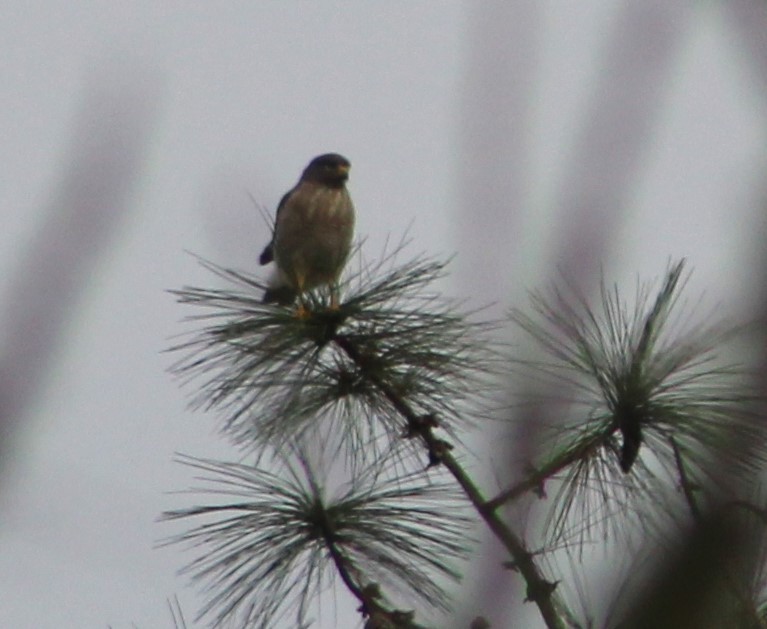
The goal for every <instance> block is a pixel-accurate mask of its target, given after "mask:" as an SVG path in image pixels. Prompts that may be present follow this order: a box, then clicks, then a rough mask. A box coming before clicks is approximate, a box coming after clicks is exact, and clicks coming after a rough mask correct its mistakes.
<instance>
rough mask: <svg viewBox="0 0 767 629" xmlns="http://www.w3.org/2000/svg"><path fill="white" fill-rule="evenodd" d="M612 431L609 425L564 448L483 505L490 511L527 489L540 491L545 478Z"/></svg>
mask: <svg viewBox="0 0 767 629" xmlns="http://www.w3.org/2000/svg"><path fill="white" fill-rule="evenodd" d="M614 432H615V427H614V426H609V427H607V428H605V429H603V430H600V431H599V432H597V433H595V434H594V435H592V436H591V437H590V438H586V439H584V440H583V441H582V442H581V444H580V445H579V446H578V447H575V448H571V449H568V450H565V451H564V452H562V454H561V455H559V456H558V457H555V458H554V459H552V460H551V461H550V462H549V463H548V464H546V465H544V466H543V467H542V468H541V469H539V470H535V471H534V472H533V473H532V474H530V475H529V476H527V477H526V478H524V479H523V480H521V481H519V482H518V483H516V484H515V485H513V486H511V487H510V488H508V489H505V490H504V491H502V492H501V493H500V494H498V495H497V496H496V497H495V498H491V499H490V500H488V501H487V502H486V503H485V506H486V507H487V508H488V509H490V510H491V511H492V510H495V509H497V508H498V507H500V506H501V505H504V504H506V503H507V502H512V501H514V500H516V499H517V498H519V497H520V496H522V495H523V494H525V493H527V492H528V491H538V492H539V493H542V492H541V491H540V490H541V488H542V487H543V485H544V484H545V483H546V481H547V480H549V479H550V478H551V477H553V476H555V475H556V474H558V473H559V472H561V471H562V470H564V469H565V468H566V467H569V466H570V465H572V464H573V463H576V462H578V461H582V460H584V459H585V458H587V457H588V455H589V454H590V453H592V452H594V451H595V450H597V449H599V448H601V447H602V446H603V445H604V443H605V441H606V440H607V439H608V438H609V437H610V436H611V435H612V434H613V433H614Z"/></svg>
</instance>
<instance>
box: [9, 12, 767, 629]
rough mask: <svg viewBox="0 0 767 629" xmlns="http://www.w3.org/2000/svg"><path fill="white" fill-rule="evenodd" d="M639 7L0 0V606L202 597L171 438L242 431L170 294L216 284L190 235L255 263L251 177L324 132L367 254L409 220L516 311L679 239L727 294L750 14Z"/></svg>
mask: <svg viewBox="0 0 767 629" xmlns="http://www.w3.org/2000/svg"><path fill="white" fill-rule="evenodd" d="M641 4H642V6H641V7H639V5H638V3H630V2H615V1H614V0H590V1H586V2H583V1H581V2H565V1H563V0H559V1H556V0H549V1H541V2H536V3H530V2H525V1H522V0H520V1H518V2H517V1H511V2H498V3H492V2H482V3H480V2H475V3H471V2H451V1H447V0H434V1H432V2H420V3H412V2H321V3H320V2H317V3H312V2H277V1H274V2H254V1H253V0H249V1H247V2H235V1H231V2H217V3H214V2H177V1H171V0H164V1H162V2H157V1H154V0H153V1H149V0H137V1H134V2H126V3H106V2H85V1H80V0H70V1H67V2H64V1H56V0H47V1H43V2H19V1H14V0H10V1H6V2H5V3H4V6H3V11H2V18H3V19H2V20H0V52H1V53H2V54H1V55H0V59H1V60H0V68H1V69H2V70H1V71H0V76H2V87H1V88H0V112H1V113H0V139H1V140H0V151H2V154H3V159H2V163H3V168H2V173H1V174H0V181H2V185H0V207H1V208H2V213H3V214H2V215H3V217H4V220H3V229H2V230H0V265H1V266H2V268H3V269H4V273H3V274H2V275H0V291H2V295H3V297H2V302H0V317H2V318H0V342H2V343H3V345H2V347H3V348H4V349H3V351H4V352H5V357H4V361H5V369H6V372H5V373H4V378H5V379H4V380H0V385H3V384H4V385H7V384H8V382H12V383H13V382H14V380H13V378H14V377H16V376H17V375H18V374H19V373H23V374H29V375H28V377H27V375H25V376H24V378H23V382H15V384H13V390H14V392H15V393H14V395H12V396H11V397H13V398H14V400H17V401H18V404H17V405H16V406H15V405H14V404H10V408H11V409H12V410H13V413H12V415H13V417H11V418H10V420H8V421H15V424H14V427H13V428H11V429H8V430H7V431H6V437H5V443H4V444H3V447H2V449H1V450H0V454H2V456H3V457H4V462H3V465H2V467H1V468H0V471H2V474H3V478H2V483H0V545H1V546H2V548H3V552H2V553H0V626H2V627H14V628H16V627H18V628H22V629H23V628H27V627H29V628H35V629H37V628H48V627H50V628H57V629H58V628H61V627H72V628H85V627H105V626H107V625H112V626H113V627H115V628H121V627H130V626H132V625H131V623H135V624H136V625H137V626H138V627H142V628H150V627H151V628H154V627H170V626H171V621H170V616H169V614H168V611H167V607H166V602H165V601H166V598H167V597H169V596H172V595H173V594H174V593H178V594H179V597H180V600H181V603H182V606H183V607H184V608H185V609H186V610H187V613H188V615H189V616H192V615H193V614H194V611H195V609H196V606H197V602H198V599H196V597H195V595H194V592H193V591H192V590H190V589H188V588H186V587H185V582H184V580H183V579H180V578H178V577H177V576H176V574H175V572H176V570H177V568H179V567H180V566H181V565H182V564H183V563H184V559H185V558H184V557H183V556H181V554H180V553H179V552H178V550H177V549H173V548H171V549H161V550H157V549H154V548H153V546H154V545H155V543H156V542H157V540H158V539H160V538H161V537H163V536H164V534H165V533H166V531H164V530H163V525H160V524H157V523H156V522H155V519H156V517H157V516H158V514H159V513H160V512H161V511H162V510H163V509H165V508H168V507H170V506H178V503H172V502H171V500H170V499H169V497H168V496H167V495H166V492H168V491H172V490H178V489H182V488H184V487H186V486H187V485H188V484H189V474H188V471H187V470H185V469H183V468H181V467H180V466H178V465H176V464H173V463H172V462H171V459H172V456H173V453H174V452H176V451H181V452H186V453H190V454H194V455H199V456H221V457H225V458H226V457H229V455H230V453H231V450H230V449H229V447H228V445H227V444H226V443H225V442H224V441H223V439H221V438H220V437H219V436H218V435H217V434H216V430H215V426H216V422H215V420H214V419H213V418H212V417H209V416H206V415H205V414H203V413H200V412H195V413H193V412H191V411H189V410H187V408H186V404H187V395H186V394H185V392H184V391H182V390H180V389H179V387H178V386H177V383H176V382H174V381H173V379H172V378H171V377H170V376H169V375H168V374H167V373H166V369H167V367H168V366H169V365H170V363H171V361H172V359H171V357H169V356H168V355H167V354H162V353H161V350H162V349H164V348H166V347H167V346H168V345H169V344H170V340H171V336H172V335H174V334H176V333H177V332H179V331H180V327H179V325H178V322H179V320H180V319H181V318H182V317H183V316H184V315H186V314H188V313H187V312H186V311H185V310H184V309H183V307H182V306H179V305H177V304H176V303H174V301H173V299H172V297H171V296H170V295H168V294H167V293H165V292H164V291H165V290H166V289H169V288H178V287H180V286H182V285H184V284H196V285H200V284H203V285H204V284H206V283H209V282H210V278H209V277H208V276H207V275H206V274H205V272H204V271H203V270H201V269H200V268H199V267H198V266H197V264H196V263H195V262H194V260H193V259H192V258H191V257H190V256H188V255H187V254H186V253H185V250H188V251H193V252H195V253H197V254H200V255H202V256H204V257H206V258H209V259H212V260H215V261H216V262H218V263H220V264H222V265H225V266H235V267H239V268H244V269H249V270H256V269H257V265H256V259H257V255H258V253H259V252H260V250H261V247H262V246H263V245H264V244H265V242H266V240H267V237H268V229H267V227H266V226H265V224H264V223H263V220H262V218H261V217H260V215H259V212H258V210H257V209H256V208H255V207H254V205H253V201H252V200H251V195H252V197H253V198H254V199H255V200H256V201H257V202H258V203H259V204H262V205H263V207H264V208H266V209H267V210H269V211H273V209H274V206H275V204H276V202H277V200H278V199H279V198H280V195H281V194H282V193H283V192H284V191H285V190H287V189H288V188H289V187H290V186H292V185H293V184H294V183H295V180H296V179H297V177H298V175H299V174H300V171H301V169H302V168H303V167H304V166H305V164H306V163H307V162H308V160H309V159H310V158H311V157H313V156H315V155H317V154H319V153H323V152H328V151H334V152H340V153H342V154H344V155H346V156H347V157H348V158H349V159H350V160H351V162H352V172H351V182H350V186H349V187H350V190H351V193H352V196H353V198H354V200H355V204H356V206H357V212H358V220H357V232H358V235H359V236H360V237H366V238H367V240H366V242H365V245H364V247H365V251H366V254H367V255H368V256H370V257H374V256H375V254H376V252H377V251H379V250H380V248H381V246H382V245H383V243H384V241H385V239H386V237H387V236H393V237H394V238H399V237H400V236H401V235H402V234H403V233H404V232H405V230H407V229H408V228H409V230H410V236H411V237H412V240H413V243H412V245H411V249H410V250H411V251H412V253H413V254H417V253H420V252H428V253H433V254H438V255H442V254H444V255H450V254H456V259H455V262H454V269H455V276H454V279H453V280H452V281H450V282H448V283H446V284H445V288H446V290H448V291H449V292H451V293H452V294H455V295H457V296H459V297H464V296H466V297H469V298H471V299H481V300H484V301H487V300H491V299H492V300H495V301H497V302H498V303H499V308H506V307H508V306H510V305H522V301H521V300H523V298H524V293H525V291H526V290H527V289H529V288H532V287H534V286H535V285H536V282H539V281H541V280H545V279H547V278H548V277H549V275H550V274H551V272H552V268H554V267H555V266H556V265H557V264H565V265H573V264H578V265H582V266H583V267H584V268H585V269H586V272H587V273H593V272H594V270H595V269H597V268H598V267H599V266H600V265H601V266H602V267H603V268H604V269H605V272H606V274H607V275H608V276H609V277H610V278H611V279H615V280H618V281H621V282H626V281H627V282H629V285H630V287H631V290H629V291H628V292H632V290H633V284H632V283H633V281H634V278H635V277H636V276H637V275H641V276H643V277H645V276H646V277H653V276H657V275H658V274H659V273H661V272H662V270H663V269H664V268H665V266H666V264H667V261H668V259H669V257H681V256H687V257H688V258H689V260H690V263H691V265H692V266H693V267H694V268H695V275H694V278H693V281H692V286H693V288H694V289H695V290H701V289H704V288H705V290H706V292H707V295H708V297H710V299H711V303H712V304H714V303H721V304H722V305H723V307H724V309H727V310H731V311H733V312H738V311H746V310H747V306H748V305H749V304H750V303H752V300H753V296H754V286H753V284H752V283H751V281H752V280H753V271H752V269H753V268H754V265H755V264H757V263H758V262H759V261H760V257H759V256H760V253H761V252H760V247H761V246H762V245H763V244H764V235H765V234H764V227H765V224H764V221H763V219H762V215H763V199H764V192H765V188H764V183H763V182H764V168H765V146H767V142H765V140H767V137H766V135H767V124H766V123H765V121H766V120H767V118H765V114H766V113H767V82H766V78H765V77H766V73H765V70H764V68H765V67H767V65H766V64H765V57H766V56H767V55H764V54H763V53H764V46H765V44H764V42H761V41H750V40H749V37H754V34H755V33H759V32H761V33H764V32H767V18H765V15H764V14H763V12H760V11H754V12H753V13H751V14H749V13H748V11H749V10H750V9H748V8H743V7H746V6H747V5H748V4H749V3H746V2H732V3H729V4H730V5H731V6H730V8H728V9H727V10H725V9H724V8H723V7H724V3H717V2H708V3H699V2H693V1H692V0H690V1H687V0H678V1H676V2H672V3H666V2H660V1H658V2H654V1H648V2H646V3H641ZM760 20H761V21H760ZM755 24H756V25H757V27H754V25H755ZM758 25H761V27H759V26H758ZM760 54H762V56H761V57H760V56H759V55H760ZM85 197H87V198H95V199H97V201H94V202H93V203H94V207H92V208H91V211H92V212H94V214H87V213H81V214H82V215H81V216H80V214H78V210H79V209H82V208H81V205H82V204H80V203H79V201H78V199H80V200H81V199H83V198H85ZM98 199H109V200H111V201H104V202H103V203H101V202H100V201H98ZM100 203H101V204H100ZM86 205H87V204H86ZM67 212H73V215H77V216H80V218H81V219H82V220H84V221H85V223H77V222H76V220H74V219H73V221H71V222H67V220H66V216H68V214H67ZM65 232H66V233H65ZM69 269H73V273H72V274H69V273H68V270H69ZM71 275H74V277H70V276H71ZM33 288H36V289H37V290H32V289H33ZM26 289H29V290H26ZM46 300H48V301H46ZM36 307H37V308H38V309H37V310H36V309H35V308H36ZM41 312H42V314H41ZM46 315H49V316H48V317H47V318H46ZM28 354H29V355H32V357H31V358H29V356H28ZM9 356H11V357H13V360H10V359H9V358H8V357H9ZM9 364H10V365H11V368H9V367H8V365H9ZM22 368H23V369H22ZM24 370H28V371H24ZM9 373H10V374H11V375H8V374H9ZM0 375H3V374H2V373H0ZM27 387H28V388H29V390H27ZM14 396H15V397H14ZM6 404H8V403H7V402H6ZM16 420H17V421H16ZM4 421H5V420H4ZM186 558H187V559H188V558H189V557H188V556H187V557H186ZM469 590H470V588H469ZM345 596H346V595H345V594H339V599H338V600H339V605H342V606H343V607H342V609H341V610H340V611H339V612H338V617H339V618H342V619H343V618H350V616H349V615H348V614H349V613H351V614H352V615H353V611H352V612H349V610H353V609H354V605H353V604H352V603H350V602H348V601H346V600H345ZM331 608H332V607H331ZM343 610H346V612H344V611H343ZM477 611H481V610H477ZM347 622H348V621H341V622H339V624H338V626H351V625H349V624H347ZM286 626H289V625H286ZM318 626H320V627H323V628H325V629H328V628H330V627H334V626H336V618H335V617H334V616H333V614H330V615H329V617H328V619H326V620H325V621H324V622H323V624H320V625H318ZM498 626H502V624H499V625H498Z"/></svg>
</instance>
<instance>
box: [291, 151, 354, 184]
mask: <svg viewBox="0 0 767 629" xmlns="http://www.w3.org/2000/svg"><path fill="white" fill-rule="evenodd" d="M350 168H351V164H350V163H349V160H348V159H346V158H345V157H344V156H343V155H338V154H337V153H326V154H325V155H320V156H319V157H315V158H314V159H313V160H312V161H311V162H309V165H308V166H307V167H306V169H305V170H304V174H303V175H302V176H301V180H302V181H313V182H315V183H320V184H322V185H325V186H328V187H330V188H343V186H344V184H345V183H346V181H347V180H348V179H349V169H350Z"/></svg>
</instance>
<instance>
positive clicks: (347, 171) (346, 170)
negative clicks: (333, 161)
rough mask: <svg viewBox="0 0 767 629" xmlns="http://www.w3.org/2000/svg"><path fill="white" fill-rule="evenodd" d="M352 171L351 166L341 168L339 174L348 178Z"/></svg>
mask: <svg viewBox="0 0 767 629" xmlns="http://www.w3.org/2000/svg"><path fill="white" fill-rule="evenodd" d="M350 169H351V166H339V167H338V172H339V173H341V174H342V175H343V176H344V177H348V176H349V170H350Z"/></svg>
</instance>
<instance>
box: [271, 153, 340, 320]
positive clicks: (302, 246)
mask: <svg viewBox="0 0 767 629" xmlns="http://www.w3.org/2000/svg"><path fill="white" fill-rule="evenodd" d="M350 167H351V165H350V163H349V160H347V159H346V158H345V157H343V156H341V155H338V154H335V153H328V154H325V155H320V156H319V157H315V158H314V159H313V160H312V161H311V162H310V163H309V165H308V166H307V167H306V168H305V169H304V172H303V174H302V175H301V178H300V179H299V181H298V183H297V184H296V185H295V186H294V187H293V188H292V189H291V190H290V191H289V192H288V193H287V194H285V196H283V197H282V200H281V201H280V203H279V205H278V206H277V216H276V218H275V223H274V234H273V236H272V241H271V242H270V243H269V244H268V245H267V246H266V247H265V248H264V250H263V252H262V253H261V256H260V258H259V261H260V263H261V264H268V263H269V262H272V261H274V262H276V264H277V271H278V273H277V277H276V278H275V280H276V281H275V283H274V284H273V285H272V286H270V287H269V289H268V290H267V291H266V292H265V293H264V302H265V303H270V302H278V303H281V304H286V305H287V304H291V303H293V301H295V299H296V297H297V296H298V297H299V300H300V299H301V295H302V294H303V293H304V292H305V291H307V290H311V289H312V288H316V287H318V286H323V285H330V287H331V302H332V305H337V293H336V284H337V282H338V277H339V276H340V274H341V271H342V270H343V268H344V265H345V264H346V259H347V258H348V256H349V251H350V249H351V243H352V236H353V235H354V205H353V204H352V200H351V197H350V196H349V192H348V190H347V189H346V181H347V180H348V178H349V169H350ZM299 308H301V309H302V308H303V303H301V304H300V305H299Z"/></svg>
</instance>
